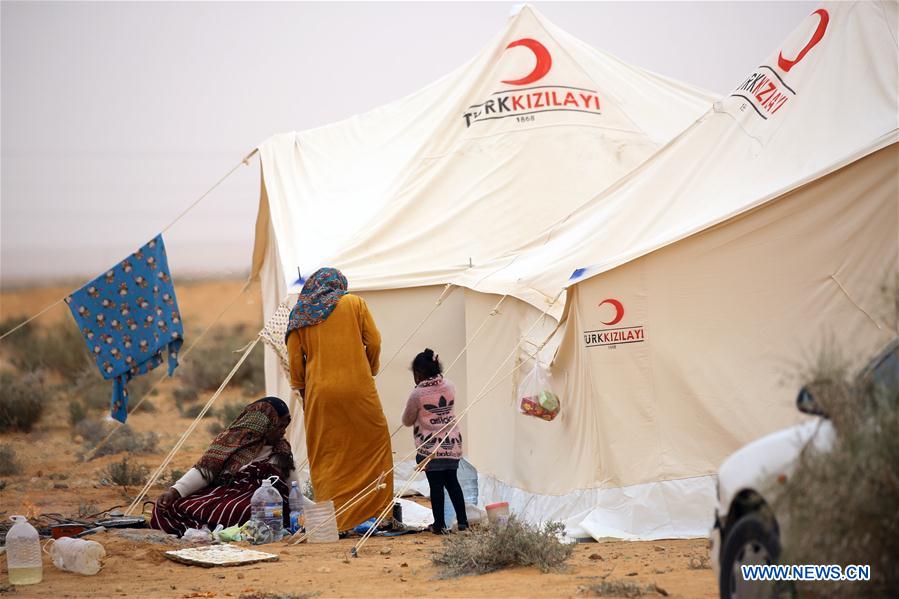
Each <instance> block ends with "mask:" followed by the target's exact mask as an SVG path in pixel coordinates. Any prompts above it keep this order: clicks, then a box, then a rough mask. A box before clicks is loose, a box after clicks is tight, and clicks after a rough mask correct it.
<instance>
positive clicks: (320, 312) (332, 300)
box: [284, 268, 347, 339]
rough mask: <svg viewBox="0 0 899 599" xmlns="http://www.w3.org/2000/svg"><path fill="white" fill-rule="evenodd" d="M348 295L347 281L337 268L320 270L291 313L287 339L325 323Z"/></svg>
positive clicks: (305, 288)
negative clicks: (297, 331)
mask: <svg viewBox="0 0 899 599" xmlns="http://www.w3.org/2000/svg"><path fill="white" fill-rule="evenodd" d="M346 294H347V280H346V277H345V276H343V273H342V272H340V271H339V270H337V269H336V268H319V269H318V270H317V271H315V272H314V273H312V276H311V277H309V279H308V280H307V281H306V283H305V284H304V285H303V291H301V292H300V297H298V298H297V303H296V305H295V306H294V307H293V310H291V311H290V321H289V322H288V323H287V332H286V333H285V334H284V338H285V339H286V338H287V337H288V336H290V332H291V331H294V330H296V329H302V328H303V327H311V326H313V325H317V324H318V323H320V322H324V321H326V320H327V319H328V317H329V316H331V312H333V311H334V308H336V307H337V303H338V302H339V301H340V298H342V297H343V296H344V295H346Z"/></svg>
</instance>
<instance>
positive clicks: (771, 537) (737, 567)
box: [719, 512, 780, 599]
mask: <svg viewBox="0 0 899 599" xmlns="http://www.w3.org/2000/svg"><path fill="white" fill-rule="evenodd" d="M779 555H780V539H779V538H778V535H777V529H776V527H775V526H774V523H773V522H772V520H771V519H770V518H766V517H765V516H764V515H763V514H761V513H759V512H751V513H749V514H746V515H745V516H743V517H741V518H740V519H739V520H737V522H736V523H735V524H734V525H733V526H732V527H731V529H730V530H729V531H727V538H726V539H725V540H724V547H723V549H722V551H721V575H720V580H719V590H720V593H721V598H722V599H747V598H753V597H758V598H763V597H764V598H765V599H767V598H768V597H771V596H772V594H773V593H774V583H773V582H770V581H757V580H753V581H750V580H743V572H742V570H741V566H749V565H759V566H762V565H766V564H774V563H776V562H777V557H778V556H779Z"/></svg>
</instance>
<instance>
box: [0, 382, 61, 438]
mask: <svg viewBox="0 0 899 599" xmlns="http://www.w3.org/2000/svg"><path fill="white" fill-rule="evenodd" d="M52 400H53V398H52V395H51V392H50V391H49V390H48V389H47V387H46V386H45V385H44V377H43V374H42V373H41V372H40V371H35V372H31V373H28V374H26V375H23V376H15V375H13V374H11V373H9V372H3V373H0V432H4V431H24V432H28V431H30V430H31V429H32V427H33V426H34V424H35V423H36V422H37V421H38V420H39V419H40V417H41V414H42V413H43V411H44V404H45V403H48V402H51V401H52Z"/></svg>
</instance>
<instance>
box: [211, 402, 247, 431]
mask: <svg viewBox="0 0 899 599" xmlns="http://www.w3.org/2000/svg"><path fill="white" fill-rule="evenodd" d="M245 407H247V406H246V405H245V404H242V403H238V402H234V403H227V404H223V405H222V407H221V408H219V411H218V419H219V422H221V423H222V426H223V427H227V426H228V425H229V424H231V423H232V422H234V419H235V418H237V417H238V416H240V413H241V412H243V409H244V408H245Z"/></svg>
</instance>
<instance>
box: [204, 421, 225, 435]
mask: <svg viewBox="0 0 899 599" xmlns="http://www.w3.org/2000/svg"><path fill="white" fill-rule="evenodd" d="M206 430H207V431H209V434H210V435H213V436H215V435H218V434H219V433H220V432H222V431H223V430H225V427H224V426H222V424H221V423H220V422H218V421H215V420H214V421H212V422H210V423H209V426H207V427H206Z"/></svg>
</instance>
